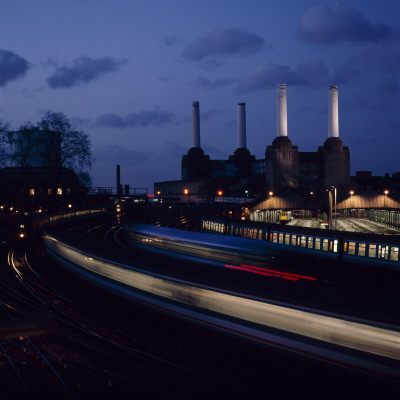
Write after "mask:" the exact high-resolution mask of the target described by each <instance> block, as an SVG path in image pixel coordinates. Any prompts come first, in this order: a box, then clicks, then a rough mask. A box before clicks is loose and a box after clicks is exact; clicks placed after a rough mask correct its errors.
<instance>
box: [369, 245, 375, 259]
mask: <svg viewBox="0 0 400 400" xmlns="http://www.w3.org/2000/svg"><path fill="white" fill-rule="evenodd" d="M368 257H371V258H375V257H376V244H370V245H369V249H368Z"/></svg>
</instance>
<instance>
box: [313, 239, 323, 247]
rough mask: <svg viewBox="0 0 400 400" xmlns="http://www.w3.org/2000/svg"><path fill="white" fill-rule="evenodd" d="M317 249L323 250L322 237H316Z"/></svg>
mask: <svg viewBox="0 0 400 400" xmlns="http://www.w3.org/2000/svg"><path fill="white" fill-rule="evenodd" d="M314 248H315V250H321V239H320V238H315V247H314Z"/></svg>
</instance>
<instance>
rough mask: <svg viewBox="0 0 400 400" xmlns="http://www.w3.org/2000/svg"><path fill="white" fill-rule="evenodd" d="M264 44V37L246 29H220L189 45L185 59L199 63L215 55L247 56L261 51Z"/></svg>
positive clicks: (184, 55)
mask: <svg viewBox="0 0 400 400" xmlns="http://www.w3.org/2000/svg"><path fill="white" fill-rule="evenodd" d="M264 42H265V41H264V39H263V38H262V37H260V36H258V35H256V34H254V33H250V32H248V31H247V30H245V29H235V28H231V29H225V28H218V29H215V30H213V31H212V32H210V33H208V34H206V35H205V36H203V37H201V38H199V39H198V40H196V41H195V42H193V43H189V44H188V45H187V46H186V48H185V50H184V52H183V57H184V58H187V59H189V60H193V61H199V60H203V59H205V58H207V57H210V56H215V55H229V54H239V55H241V56H245V55H247V54H250V53H256V52H258V51H260V50H261V48H262V47H263V45H264Z"/></svg>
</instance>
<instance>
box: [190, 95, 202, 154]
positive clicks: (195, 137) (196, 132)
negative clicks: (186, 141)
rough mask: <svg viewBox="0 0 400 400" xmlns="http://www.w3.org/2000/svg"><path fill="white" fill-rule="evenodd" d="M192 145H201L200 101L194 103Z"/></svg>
mask: <svg viewBox="0 0 400 400" xmlns="http://www.w3.org/2000/svg"><path fill="white" fill-rule="evenodd" d="M192 147H200V108H199V102H198V101H194V102H193V103H192Z"/></svg>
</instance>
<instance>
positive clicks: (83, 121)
mask: <svg viewBox="0 0 400 400" xmlns="http://www.w3.org/2000/svg"><path fill="white" fill-rule="evenodd" d="M70 122H71V125H72V126H85V127H87V126H88V125H89V124H90V119H89V118H81V117H72V118H71V119H70Z"/></svg>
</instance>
